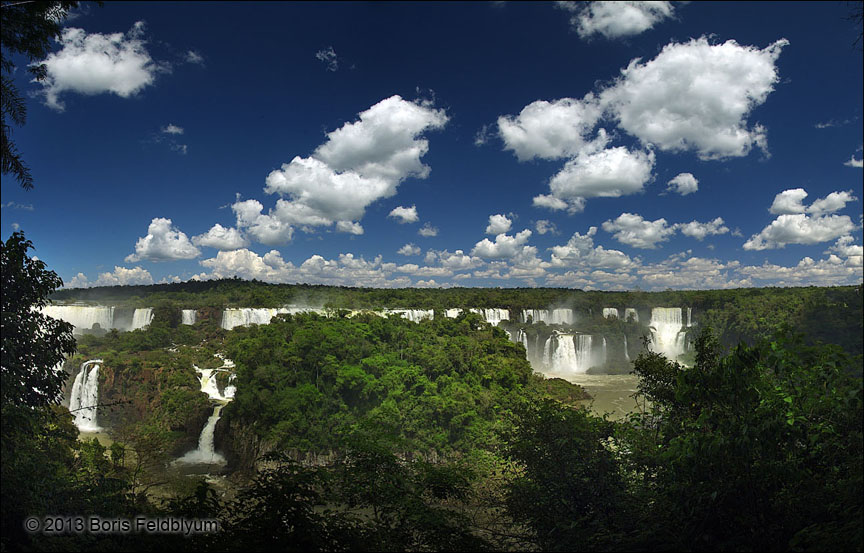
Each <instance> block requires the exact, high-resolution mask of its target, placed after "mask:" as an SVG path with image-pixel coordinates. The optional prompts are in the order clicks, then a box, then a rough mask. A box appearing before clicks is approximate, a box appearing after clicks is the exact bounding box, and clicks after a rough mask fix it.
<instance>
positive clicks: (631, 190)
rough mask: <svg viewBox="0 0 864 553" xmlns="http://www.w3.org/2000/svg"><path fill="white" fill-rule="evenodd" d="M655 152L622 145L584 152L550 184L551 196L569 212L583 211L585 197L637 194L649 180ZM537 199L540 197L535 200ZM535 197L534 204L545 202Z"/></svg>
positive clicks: (565, 166) (614, 196)
mask: <svg viewBox="0 0 864 553" xmlns="http://www.w3.org/2000/svg"><path fill="white" fill-rule="evenodd" d="M653 167H654V153H653V152H650V151H649V152H642V151H634V152H631V151H629V150H628V149H627V148H625V147H623V146H619V147H617V148H609V149H605V150H600V151H599V152H583V153H580V154H579V155H577V156H576V157H575V158H573V159H571V160H570V161H568V162H567V163H566V164H565V165H564V168H563V169H561V171H559V172H558V174H556V175H555V176H553V177H552V180H551V181H549V190H550V192H551V196H552V197H553V198H556V199H558V200H561V201H562V202H566V203H567V204H568V206H569V208H568V209H569V210H570V211H571V212H579V211H582V210H583V209H584V206H585V199H586V198H603V197H605V198H617V197H620V196H624V195H628V194H635V193H636V192H640V191H641V190H642V187H643V186H644V185H645V183H647V182H648V181H650V180H651V171H652V169H653ZM538 198H539V197H538ZM538 198H535V200H534V203H535V205H538V204H539V203H540V202H546V200H545V199H543V200H539V199H538Z"/></svg>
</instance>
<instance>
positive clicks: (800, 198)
mask: <svg viewBox="0 0 864 553" xmlns="http://www.w3.org/2000/svg"><path fill="white" fill-rule="evenodd" d="M806 197H807V191H806V190H804V189H803V188H791V189H789V190H784V191H783V192H780V193H779V194H777V195H776V196H774V202H773V203H772V204H771V207H770V208H768V211H770V212H771V213H773V214H775V215H787V214H790V215H791V214H794V213H804V211H805V210H806V209H807V208H806V207H804V203H803V202H804V198H806Z"/></svg>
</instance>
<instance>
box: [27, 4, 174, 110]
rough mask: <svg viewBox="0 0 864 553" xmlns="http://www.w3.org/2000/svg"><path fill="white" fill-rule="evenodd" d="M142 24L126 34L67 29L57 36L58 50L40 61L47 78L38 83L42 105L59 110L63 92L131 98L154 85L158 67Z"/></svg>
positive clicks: (61, 104) (62, 106) (138, 24)
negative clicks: (42, 97) (148, 48)
mask: <svg viewBox="0 0 864 553" xmlns="http://www.w3.org/2000/svg"><path fill="white" fill-rule="evenodd" d="M143 36H144V22H143V21H139V22H137V23H135V25H133V26H132V29H131V30H130V31H129V32H128V33H126V34H125V35H124V34H123V33H113V34H110V35H103V34H100V33H91V34H87V32H85V31H84V30H83V29H77V28H74V27H67V28H65V29H63V33H62V34H61V35H60V39H59V41H58V42H59V44H60V50H59V51H58V52H53V53H51V54H49V55H48V57H47V58H46V59H45V61H44V62H43V63H44V64H45V67H46V69H47V71H48V76H47V77H46V78H45V79H44V80H42V81H39V82H40V84H42V86H43V87H44V88H43V90H42V93H43V94H44V96H45V103H46V104H47V105H48V106H49V107H51V108H53V109H56V110H58V111H63V109H64V108H65V106H64V104H63V102H62V101H61V100H60V95H61V94H63V93H64V92H77V93H79V94H87V95H95V94H103V93H106V92H107V93H112V94H116V95H117V96H120V97H121V98H128V97H130V96H134V95H135V94H137V93H138V92H140V91H141V90H143V89H144V88H145V87H147V86H149V85H151V84H153V82H154V81H155V79H156V74H157V73H158V72H159V71H160V68H159V67H160V66H159V65H158V64H156V63H154V61H153V59H152V58H151V57H150V54H149V53H148V52H147V49H146V48H145V44H146V42H145V41H144V39H143Z"/></svg>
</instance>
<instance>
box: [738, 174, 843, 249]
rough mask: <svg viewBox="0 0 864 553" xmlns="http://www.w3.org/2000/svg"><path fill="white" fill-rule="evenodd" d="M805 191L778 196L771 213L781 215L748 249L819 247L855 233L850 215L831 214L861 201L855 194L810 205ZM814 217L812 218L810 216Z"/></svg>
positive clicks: (833, 194)
mask: <svg viewBox="0 0 864 553" xmlns="http://www.w3.org/2000/svg"><path fill="white" fill-rule="evenodd" d="M806 197H807V191H806V190H804V189H803V188H793V189H789V190H784V191H783V192H780V193H779V194H777V195H776V196H775V197H774V202H773V203H772V204H771V208H770V209H769V211H770V212H771V213H774V214H775V215H779V217H777V218H776V219H774V220H773V221H772V222H771V224H769V225H768V226H767V227H765V228H764V229H762V231H761V232H760V233H759V234H754V235H753V236H751V237H750V239H749V240H748V241H747V242H746V243H745V244H744V249H745V250H767V249H773V248H782V247H784V246H785V245H786V244H818V243H819V242H827V241H829V240H834V239H835V238H839V237H841V236H845V235H847V234H849V233H850V232H852V231H853V230H854V229H855V228H856V227H855V224H854V223H853V222H852V219H850V218H849V216H848V215H829V214H831V213H834V212H835V211H839V210H841V209H843V208H845V207H846V204H847V203H849V202H854V201H857V200H858V198H856V197H855V196H853V195H852V191H851V190H848V191H839V192H831V193H830V194H828V195H827V196H825V197H824V198H819V199H818V200H815V201H814V202H813V203H811V204H810V205H809V206H805V205H804V199H805V198H806ZM811 214H812V215H813V216H812V217H811V216H810V215H811Z"/></svg>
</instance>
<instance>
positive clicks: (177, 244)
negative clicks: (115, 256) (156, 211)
mask: <svg viewBox="0 0 864 553" xmlns="http://www.w3.org/2000/svg"><path fill="white" fill-rule="evenodd" d="M199 255H201V251H200V250H199V249H198V248H196V247H195V246H193V245H192V242H190V241H189V238H188V237H187V236H186V234H184V233H183V232H181V231H180V230H179V229H177V228H175V227H174V226H173V225H172V224H171V219H165V218H161V217H157V218H154V219H153V220H152V221H151V222H150V226H149V227H148V228H147V236H142V237H141V238H139V239H138V241H137V242H136V243H135V253H132V254H129V255H128V256H126V259H125V261H126V262H127V263H135V262H138V261H141V260H145V259H146V260H148V261H174V260H177V259H194V258H196V257H198V256H199Z"/></svg>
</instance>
